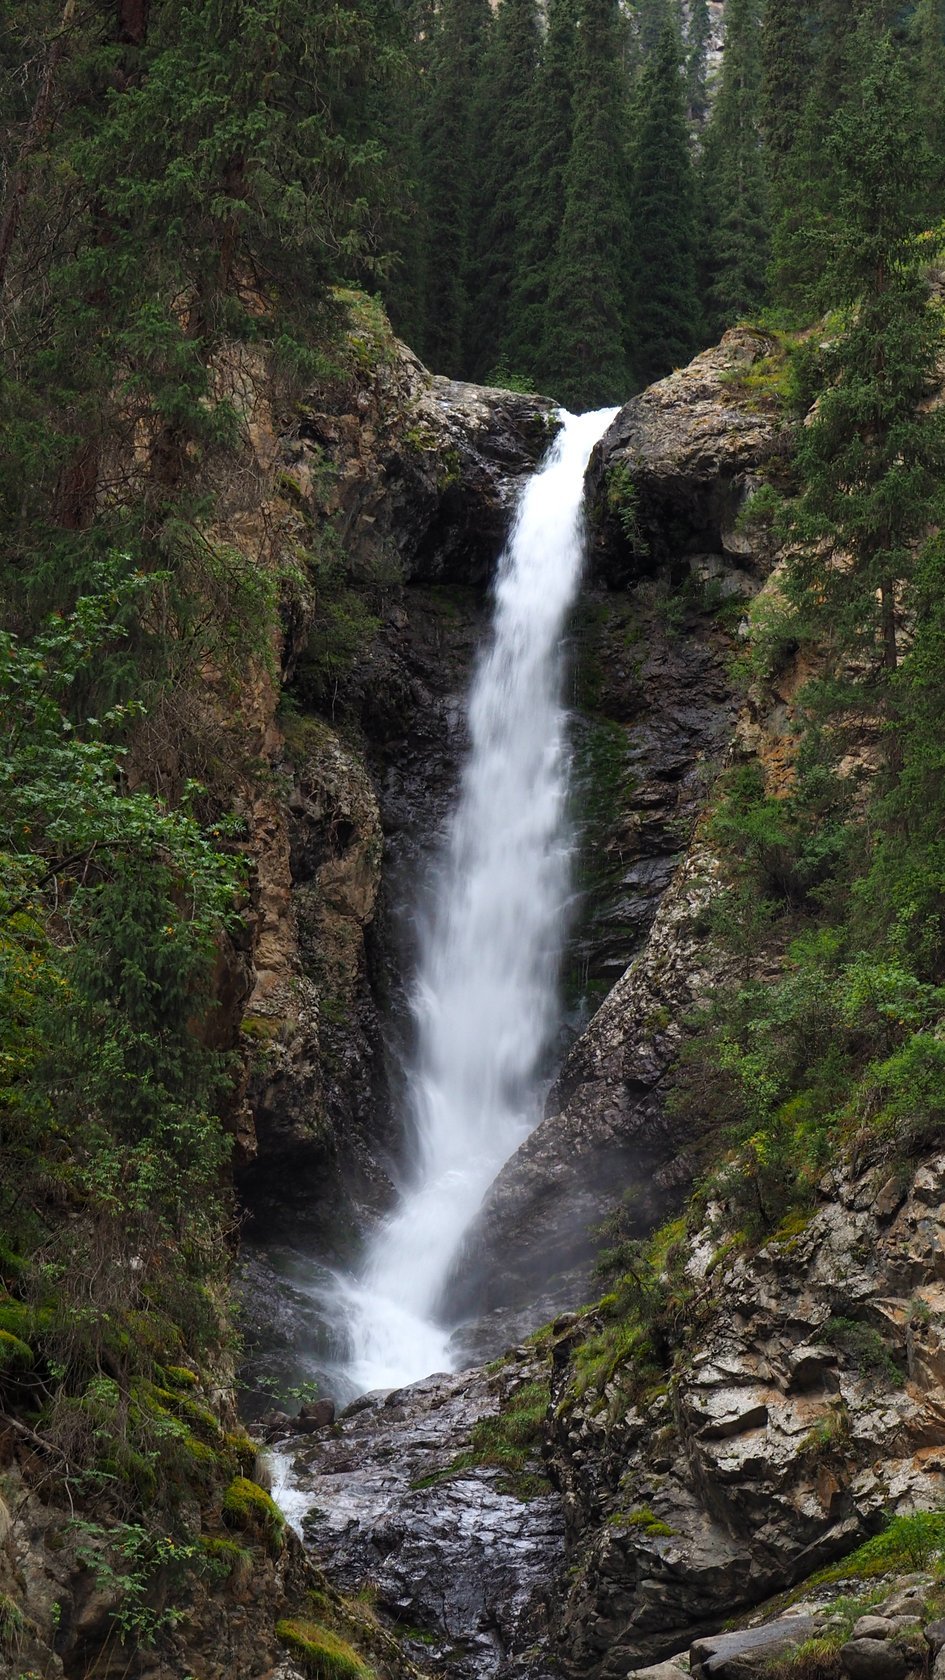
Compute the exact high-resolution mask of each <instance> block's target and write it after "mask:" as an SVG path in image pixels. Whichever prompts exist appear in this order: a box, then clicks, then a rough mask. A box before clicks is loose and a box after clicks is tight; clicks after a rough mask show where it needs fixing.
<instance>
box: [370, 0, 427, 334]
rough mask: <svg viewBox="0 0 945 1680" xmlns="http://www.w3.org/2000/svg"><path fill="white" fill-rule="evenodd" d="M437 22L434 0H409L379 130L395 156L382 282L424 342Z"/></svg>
mask: <svg viewBox="0 0 945 1680" xmlns="http://www.w3.org/2000/svg"><path fill="white" fill-rule="evenodd" d="M435 22H436V7H435V4H434V0H410V3H409V4H408V5H407V7H406V9H405V13H404V16H403V24H402V27H403V33H404V36H405V40H406V49H405V51H404V54H403V66H402V70H401V73H400V75H399V77H398V79H397V83H396V86H395V87H394V88H393V89H392V90H391V97H390V99H389V100H388V102H387V106H386V110H385V112H384V116H383V119H382V121H381V123H380V125H379V126H380V130H381V132H382V133H383V136H384V143H385V149H386V150H387V152H388V153H389V155H390V156H391V157H392V159H393V163H394V167H395V170H396V174H397V180H398V184H399V189H400V190H399V192H398V193H397V195H396V198H395V199H394V201H393V202H392V204H391V206H390V211H389V227H388V228H386V229H385V233H386V235H387V237H386V238H385V244H386V246H387V248H388V250H389V251H390V252H391V253H392V254H393V256H392V262H391V267H390V270H389V272H388V274H387V275H386V276H385V280H384V286H383V296H384V303H385V306H386V308H387V312H388V314H389V316H390V319H391V323H392V325H393V327H394V330H395V332H397V333H398V334H399V335H400V336H401V337H402V338H404V339H406V341H407V343H408V344H411V345H415V346H416V348H417V349H418V350H419V349H421V347H422V345H423V342H424V333H425V324H426V318H425V311H426V271H425V261H426V251H427V248H428V239H427V229H426V214H427V205H426V202H425V197H424V194H423V191H422V182H423V175H424V152H423V143H424V136H425V134H426V131H427V123H426V105H427V101H428V99H429V97H430V59H431V50H432V44H433V35H434V28H435Z"/></svg>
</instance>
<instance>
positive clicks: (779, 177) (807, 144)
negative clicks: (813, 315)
mask: <svg viewBox="0 0 945 1680" xmlns="http://www.w3.org/2000/svg"><path fill="white" fill-rule="evenodd" d="M859 3H860V4H867V3H868V0H859ZM855 4H856V0H855ZM857 9H858V6H857ZM850 12H851V7H850V0H815V3H814V4H813V7H812V15H811V43H812V44H811V52H810V64H811V74H810V77H809V81H808V84H807V88H806V93H805V95H804V98H803V104H802V107H801V109H800V115H799V120H798V121H797V126H796V131H795V137H794V141H793V143H791V141H790V133H789V127H788V124H789V122H790V118H787V119H786V122H785V125H784V127H783V128H782V129H781V131H780V147H779V150H778V157H779V162H778V164H777V169H776V186H775V204H774V209H775V220H774V226H773V230H772V263H771V283H772V289H773V291H774V295H775V296H776V297H777V299H778V300H779V302H782V303H785V304H787V305H788V306H789V307H791V308H793V309H795V310H800V311H802V312H809V311H810V310H811V309H816V308H819V307H821V306H822V304H823V302H824V297H823V289H822V281H823V275H824V265H825V253H826V249H827V246H828V244H829V239H830V230H831V223H832V221H833V218H834V215H835V212H836V205H837V199H838V191H839V183H838V178H837V175H836V170H835V166H834V153H833V150H832V149H831V148H830V147H828V144H827V141H828V136H829V134H830V131H831V124H832V123H833V119H834V117H835V115H836V112H837V111H838V109H840V108H841V107H842V106H843V104H844V102H845V101H846V100H847V99H848V98H850V97H852V96H853V94H854V93H855V90H856V73H855V70H853V69H852V67H851V63H850V50H849V47H850V24H851V15H850ZM798 21H799V19H798ZM784 44H785V48H786V50H790V42H789V41H786V42H785V43H784ZM802 63H803V60H802ZM772 120H773V116H772V118H766V132H770V130H769V129H768V128H767V124H768V122H770V121H772ZM776 144H777V142H776Z"/></svg>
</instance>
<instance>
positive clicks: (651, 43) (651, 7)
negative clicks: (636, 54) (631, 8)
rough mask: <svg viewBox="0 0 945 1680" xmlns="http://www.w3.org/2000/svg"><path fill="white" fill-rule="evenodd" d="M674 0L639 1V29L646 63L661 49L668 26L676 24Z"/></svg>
mask: <svg viewBox="0 0 945 1680" xmlns="http://www.w3.org/2000/svg"><path fill="white" fill-rule="evenodd" d="M674 11H675V7H674V6H673V5H672V0H637V28H638V31H639V39H640V51H641V53H642V56H643V61H644V63H645V62H646V60H647V59H648V58H652V56H653V54H654V53H655V52H656V50H657V48H658V47H659V44H660V41H661V40H662V38H663V32H664V30H665V29H666V26H667V24H672V23H675V22H676V19H675V18H674V16H673V13H674Z"/></svg>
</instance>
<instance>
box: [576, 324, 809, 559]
mask: <svg viewBox="0 0 945 1680" xmlns="http://www.w3.org/2000/svg"><path fill="white" fill-rule="evenodd" d="M775 353H776V346H775V344H774V342H773V340H771V339H769V338H768V337H766V335H765V334H764V333H761V332H758V331H757V330H756V329H755V328H752V327H732V328H731V329H730V330H729V331H728V332H727V333H726V334H725V335H724V337H723V338H722V340H721V342H720V343H719V344H718V345H715V346H713V348H712V349H710V350H705V351H703V353H702V354H701V355H699V356H696V357H695V359H694V360H693V361H692V362H690V363H689V365H688V366H687V367H684V368H679V369H677V370H676V371H675V372H674V373H671V374H670V375H669V376H668V377H667V378H666V379H661V380H659V381H658V382H657V383H656V384H655V385H651V386H649V387H648V389H647V390H645V391H643V392H641V394H640V395H639V396H638V397H634V398H633V400H632V402H629V403H627V404H626V406H625V407H624V408H622V409H621V410H620V413H619V414H618V415H617V417H616V419H615V420H614V423H613V425H612V426H611V427H610V429H609V430H608V431H607V432H606V433H605V434H604V437H603V438H602V439H601V442H600V443H599V444H598V446H597V449H596V450H595V452H594V455H593V456H592V458H591V464H590V468H589V470H588V494H589V497H590V499H591V504H592V508H593V511H594V526H595V562H594V564H595V569H596V571H597V573H598V574H599V575H600V576H601V577H602V578H604V579H606V581H607V582H608V583H609V584H611V586H613V587H622V586H625V585H626V584H628V583H630V582H632V581H633V580H634V579H635V578H637V577H639V576H640V575H641V573H644V572H646V570H647V569H648V568H652V567H653V566H654V565H655V564H657V563H659V562H666V561H669V562H670V563H671V564H673V565H674V566H676V567H677V568H679V571H680V575H682V573H683V572H684V570H685V559H686V556H687V555H691V554H729V555H732V556H735V557H742V556H746V557H747V556H749V555H750V553H751V542H750V539H747V538H746V537H745V534H744V533H743V532H742V531H741V530H740V529H739V528H738V520H739V515H740V513H741V512H742V509H743V507H744V504H745V501H746V498H747V496H748V495H749V494H750V493H751V491H752V490H753V489H755V488H756V487H757V485H758V482H759V475H760V473H761V471H762V469H764V471H765V472H766V474H768V475H769V476H770V474H771V473H772V471H776V470H777V469H778V467H779V465H782V466H783V465H784V464H785V463H786V461H787V459H788V457H789V454H790V434H789V432H788V431H787V430H786V429H785V427H784V425H783V421H782V418H781V415H780V412H779V405H778V403H777V401H776V400H775V395H774V390H773V386H772V375H771V372H770V360H771V358H772V357H773V356H774V355H775Z"/></svg>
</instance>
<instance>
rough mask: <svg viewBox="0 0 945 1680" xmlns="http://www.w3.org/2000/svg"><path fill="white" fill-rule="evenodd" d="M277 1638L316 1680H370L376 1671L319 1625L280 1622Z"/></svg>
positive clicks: (333, 1634)
mask: <svg viewBox="0 0 945 1680" xmlns="http://www.w3.org/2000/svg"><path fill="white" fill-rule="evenodd" d="M276 1637H277V1638H278V1639H281V1640H282V1643H283V1645H286V1646H287V1647H288V1649H289V1650H290V1651H291V1652H292V1655H293V1657H294V1658H295V1660H296V1662H298V1663H299V1664H300V1665H301V1667H302V1668H303V1669H304V1670H305V1672H306V1674H311V1675H313V1676H314V1680H371V1676H372V1675H373V1672H374V1671H373V1669H370V1668H368V1666H367V1663H366V1662H365V1661H364V1659H363V1657H359V1656H358V1653H357V1651H356V1650H355V1649H354V1646H353V1645H349V1644H348V1643H347V1641H346V1640H344V1639H339V1637H338V1635H337V1634H336V1633H329V1631H328V1629H327V1628H323V1627H319V1625H318V1623H317V1622H297V1621H282V1622H277V1623H276Z"/></svg>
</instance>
